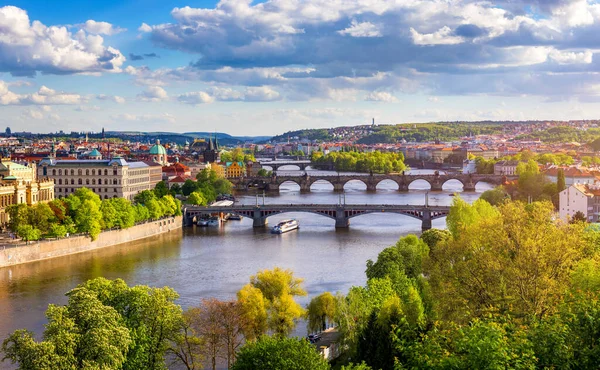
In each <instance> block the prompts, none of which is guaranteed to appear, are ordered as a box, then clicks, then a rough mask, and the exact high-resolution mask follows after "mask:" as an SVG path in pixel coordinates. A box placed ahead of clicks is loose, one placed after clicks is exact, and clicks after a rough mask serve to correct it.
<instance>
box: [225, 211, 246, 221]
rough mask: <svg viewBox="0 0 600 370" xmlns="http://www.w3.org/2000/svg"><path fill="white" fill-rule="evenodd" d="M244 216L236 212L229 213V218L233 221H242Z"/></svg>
mask: <svg viewBox="0 0 600 370" xmlns="http://www.w3.org/2000/svg"><path fill="white" fill-rule="evenodd" d="M242 218H244V217H242V216H241V215H238V214H235V213H230V214H229V219H230V220H232V221H241V220H242Z"/></svg>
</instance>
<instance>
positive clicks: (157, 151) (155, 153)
mask: <svg viewBox="0 0 600 370" xmlns="http://www.w3.org/2000/svg"><path fill="white" fill-rule="evenodd" d="M150 159H151V160H152V161H153V162H156V163H159V164H161V165H163V166H166V165H167V164H168V163H169V162H168V161H167V149H165V147H164V146H162V145H160V140H156V144H154V145H153V146H152V148H150Z"/></svg>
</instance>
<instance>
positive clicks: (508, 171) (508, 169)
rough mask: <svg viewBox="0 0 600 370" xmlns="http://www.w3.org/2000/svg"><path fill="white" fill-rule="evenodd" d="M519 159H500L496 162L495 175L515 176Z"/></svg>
mask: <svg viewBox="0 0 600 370" xmlns="http://www.w3.org/2000/svg"><path fill="white" fill-rule="evenodd" d="M518 165H519V161H498V162H496V163H495V164H494V175H504V176H514V175H516V174H517V166H518Z"/></svg>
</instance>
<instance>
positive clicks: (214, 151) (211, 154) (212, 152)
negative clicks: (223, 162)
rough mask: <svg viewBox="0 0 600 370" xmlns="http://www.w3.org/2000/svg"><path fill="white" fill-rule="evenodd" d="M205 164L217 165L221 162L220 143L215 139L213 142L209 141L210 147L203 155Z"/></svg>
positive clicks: (210, 139)
mask: <svg viewBox="0 0 600 370" xmlns="http://www.w3.org/2000/svg"><path fill="white" fill-rule="evenodd" d="M203 156H204V162H206V163H215V162H218V161H219V142H218V141H217V138H216V137H215V140H214V141H213V139H212V138H209V139H208V147H207V148H206V150H205V151H204V153H203Z"/></svg>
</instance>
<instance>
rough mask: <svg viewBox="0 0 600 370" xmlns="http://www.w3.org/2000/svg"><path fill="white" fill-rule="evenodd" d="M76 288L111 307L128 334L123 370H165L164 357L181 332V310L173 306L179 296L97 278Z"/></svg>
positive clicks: (161, 290)
mask: <svg viewBox="0 0 600 370" xmlns="http://www.w3.org/2000/svg"><path fill="white" fill-rule="evenodd" d="M79 288H83V289H86V290H88V291H90V292H92V293H93V294H95V295H96V296H97V297H98V299H99V300H100V301H101V302H102V303H103V304H104V305H107V306H110V307H113V308H114V309H115V310H116V312H117V313H118V314H119V315H120V316H121V318H122V322H123V323H124V324H125V326H126V327H127V328H128V329H129V331H130V332H131V339H132V341H131V344H130V346H129V351H128V352H127V359H126V361H125V363H124V364H123V369H126V370H134V369H151V370H158V369H164V368H165V353H166V352H167V351H168V349H169V348H170V347H171V343H172V342H173V341H174V340H176V338H177V336H178V334H179V333H180V332H179V330H180V328H181V320H182V310H181V307H180V306H179V305H177V304H175V300H176V299H177V298H178V297H179V296H178V294H177V293H176V292H175V291H174V290H173V289H171V288H168V287H164V288H150V287H148V286H144V285H137V286H133V287H128V286H127V284H126V283H125V282H124V281H123V280H121V279H116V280H108V279H104V278H96V279H93V280H88V281H87V282H85V283H83V284H81V285H80V286H79Z"/></svg>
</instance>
